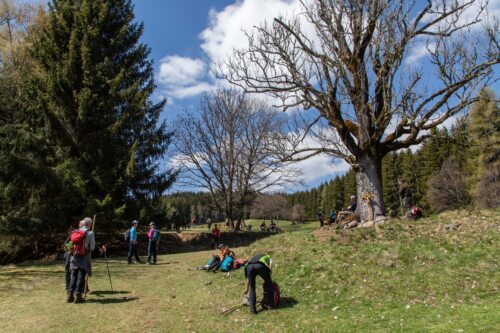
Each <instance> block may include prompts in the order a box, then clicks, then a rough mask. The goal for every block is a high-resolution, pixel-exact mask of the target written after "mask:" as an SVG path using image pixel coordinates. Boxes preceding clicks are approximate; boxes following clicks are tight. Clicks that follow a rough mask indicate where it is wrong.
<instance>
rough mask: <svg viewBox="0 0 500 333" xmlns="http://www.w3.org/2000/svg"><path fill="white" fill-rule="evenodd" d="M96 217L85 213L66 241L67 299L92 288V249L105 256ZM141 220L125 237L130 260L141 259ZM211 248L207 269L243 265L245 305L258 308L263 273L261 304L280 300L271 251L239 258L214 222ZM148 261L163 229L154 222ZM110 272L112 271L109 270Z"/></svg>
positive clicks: (75, 298)
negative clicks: (258, 280)
mask: <svg viewBox="0 0 500 333" xmlns="http://www.w3.org/2000/svg"><path fill="white" fill-rule="evenodd" d="M93 223H94V221H93V220H92V219H91V218H90V217H86V218H84V219H83V220H81V221H80V222H79V224H78V228H75V229H73V230H71V232H70V234H69V236H68V237H67V239H66V241H65V244H64V245H65V254H64V262H65V280H66V292H67V298H66V301H67V302H68V303H83V302H85V298H86V294H87V292H88V291H89V288H88V277H89V276H91V275H92V263H91V253H92V252H93V251H94V250H95V249H96V248H98V249H99V251H100V253H101V254H104V256H106V251H107V248H106V246H105V245H102V246H99V247H98V246H97V245H96V240H95V235H94V232H93V230H92V229H93ZM138 226H139V222H138V221H136V220H134V221H132V227H131V228H130V229H128V230H127V231H126V232H125V239H126V241H127V242H128V247H129V250H128V256H127V262H128V264H131V263H132V257H134V258H135V260H136V262H137V263H142V261H141V260H140V257H139V255H138V251H137V245H138V232H137V227H138ZM212 236H213V238H212V248H213V246H214V245H216V246H217V248H218V249H219V251H220V253H219V254H217V255H213V257H212V259H211V260H210V261H209V263H207V265H206V266H204V267H203V269H206V270H207V272H210V271H213V272H216V271H218V270H219V269H220V270H221V271H230V270H233V269H239V268H242V267H244V272H245V278H246V286H245V290H244V292H243V294H244V295H248V298H247V299H246V301H245V305H248V307H249V310H250V313H253V314H255V313H257V308H256V296H255V294H256V292H255V288H256V277H257V276H260V277H261V278H262V279H263V280H264V285H263V299H262V302H261V306H262V308H263V309H270V308H274V307H276V306H277V305H278V302H279V288H278V285H277V284H276V283H273V281H272V279H271V272H272V259H271V257H270V256H269V255H265V254H258V255H256V256H254V257H252V258H250V259H249V260H244V259H238V258H237V257H236V254H235V253H234V251H232V250H231V249H230V248H229V246H227V245H226V244H222V243H220V242H219V241H220V230H219V229H218V226H217V225H215V227H214V229H213V230H212ZM148 240H149V243H148V260H147V262H148V264H156V261H157V253H158V244H159V240H160V232H159V230H158V229H157V228H156V224H155V223H154V222H150V223H149V232H148ZM108 273H109V272H108ZM110 282H111V277H110Z"/></svg>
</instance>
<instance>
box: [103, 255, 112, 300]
mask: <svg viewBox="0 0 500 333" xmlns="http://www.w3.org/2000/svg"><path fill="white" fill-rule="evenodd" d="M106 252H107V248H106V247H105V248H104V260H105V261H106V268H107V269H108V278H109V284H110V285H111V291H114V290H113V282H111V273H110V272H109V265H108V255H107V254H106Z"/></svg>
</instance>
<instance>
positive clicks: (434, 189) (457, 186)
mask: <svg viewBox="0 0 500 333" xmlns="http://www.w3.org/2000/svg"><path fill="white" fill-rule="evenodd" d="M465 179H466V175H465V173H464V172H463V171H462V170H461V169H460V168H459V166H458V164H457V162H456V161H455V159H454V158H452V157H450V158H448V159H447V160H446V161H444V163H443V165H442V166H441V169H440V170H439V171H438V172H436V173H435V174H433V175H432V176H431V177H430V178H429V180H428V181H427V187H428V190H427V196H428V198H429V203H430V205H431V207H432V209H433V210H434V211H436V212H442V211H445V210H452V209H460V208H463V207H466V206H467V205H469V204H470V203H471V197H470V195H469V193H468V192H467V185H466V182H465Z"/></svg>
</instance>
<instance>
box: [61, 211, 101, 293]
mask: <svg viewBox="0 0 500 333" xmlns="http://www.w3.org/2000/svg"><path fill="white" fill-rule="evenodd" d="M79 225H80V228H79V229H77V230H75V231H73V232H72V233H71V236H70V238H71V243H72V250H71V259H70V266H69V268H70V270H71V283H70V286H69V289H68V296H67V300H66V301H67V302H68V303H71V302H75V303H83V302H84V301H85V299H84V298H83V297H82V294H83V293H84V292H85V277H86V276H87V275H88V276H92V265H91V262H90V254H91V252H92V251H93V250H94V249H95V237H94V233H93V232H92V230H91V229H92V219H91V218H90V217H86V218H84V219H83V220H81V221H80V224H79ZM75 294H76V295H75Z"/></svg>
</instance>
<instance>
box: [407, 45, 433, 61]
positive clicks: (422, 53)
mask: <svg viewBox="0 0 500 333" xmlns="http://www.w3.org/2000/svg"><path fill="white" fill-rule="evenodd" d="M435 49H436V44H435V43H429V44H427V43H418V44H415V46H414V47H413V48H412V49H411V51H410V53H409V55H408V56H407V57H406V59H405V63H406V64H407V65H410V66H415V65H418V63H419V61H420V60H421V59H423V58H425V57H427V56H429V54H430V51H434V50H435Z"/></svg>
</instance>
